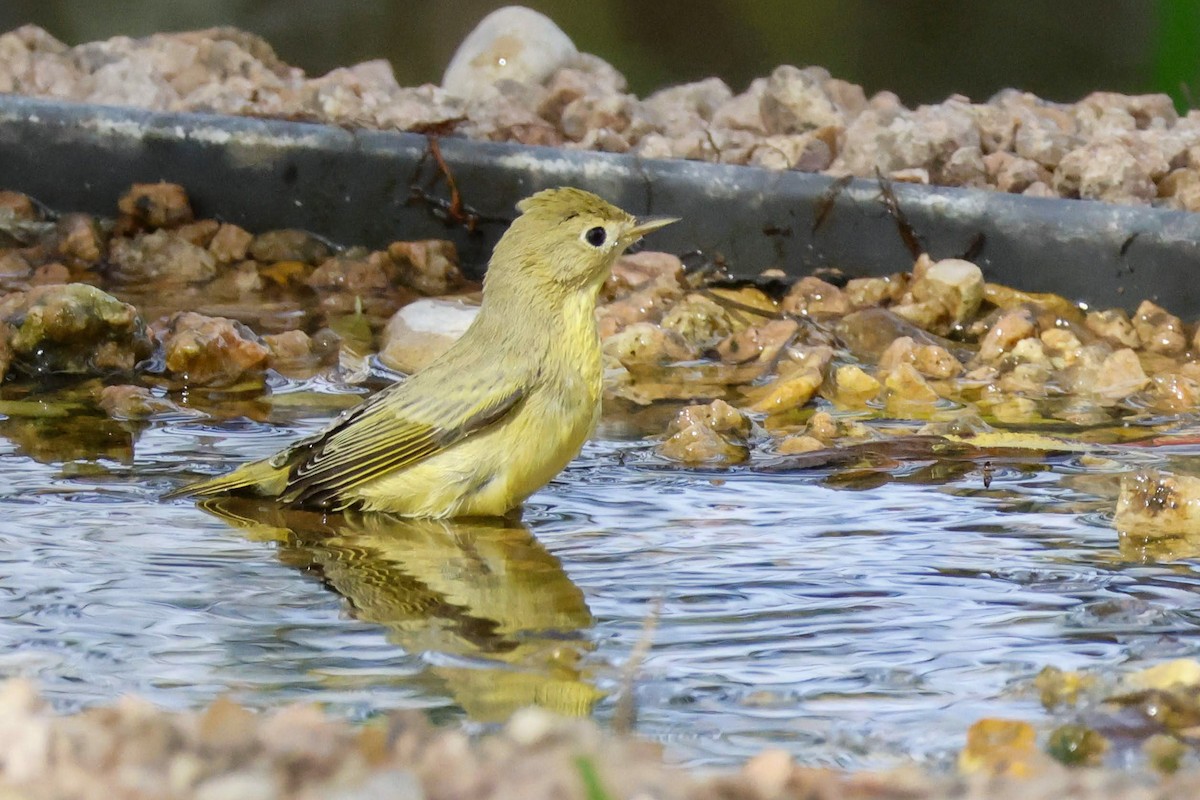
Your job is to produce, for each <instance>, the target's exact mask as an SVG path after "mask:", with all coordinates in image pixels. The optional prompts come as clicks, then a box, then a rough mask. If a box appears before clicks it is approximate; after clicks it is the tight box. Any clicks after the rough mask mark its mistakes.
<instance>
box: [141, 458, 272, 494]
mask: <svg viewBox="0 0 1200 800" xmlns="http://www.w3.org/2000/svg"><path fill="white" fill-rule="evenodd" d="M287 474H288V468H287V466H286V465H285V466H282V467H276V466H272V465H271V462H270V461H269V460H267V459H264V460H262V461H251V462H250V463H249V464H243V465H242V466H240V467H238V468H237V469H235V470H234V471H233V472H228V473H226V474H224V475H218V476H217V477H215V478H208V479H206V480H202V481H198V482H196V483H190V484H188V485H187V486H181V487H179V488H178V489H172V490H171V491H169V492H167V493H166V494H164V495H163V499H166V500H169V499H171V498H173V497H212V496H214V495H225V494H242V495H255V496H258V497H278V496H279V495H280V494H281V493H282V492H283V490H284V488H286V486H287Z"/></svg>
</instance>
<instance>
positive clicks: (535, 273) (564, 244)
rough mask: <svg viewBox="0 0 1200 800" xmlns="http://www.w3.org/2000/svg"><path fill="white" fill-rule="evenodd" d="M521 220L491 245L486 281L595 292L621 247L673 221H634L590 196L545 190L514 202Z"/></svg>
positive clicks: (564, 188)
mask: <svg viewBox="0 0 1200 800" xmlns="http://www.w3.org/2000/svg"><path fill="white" fill-rule="evenodd" d="M517 210H518V211H520V212H521V216H519V217H517V219H516V220H515V221H514V222H513V224H512V227H510V228H509V229H508V231H506V232H505V234H504V236H503V237H502V238H501V240H500V242H499V243H498V244H497V245H496V252H495V254H494V255H493V257H492V261H491V264H490V265H489V266H488V279H489V282H496V281H514V282H516V281H519V282H521V283H522V284H525V283H529V282H536V283H538V284H541V285H542V286H544V287H546V288H551V287H561V288H563V289H568V290H571V289H585V288H591V289H599V287H600V284H602V283H603V282H604V279H605V278H607V277H608V274H609V270H610V269H611V268H612V265H613V262H615V261H616V260H617V257H618V256H620V255H621V253H623V252H624V251H625V248H627V247H629V245H631V244H633V243H634V242H636V241H637V240H638V239H640V238H642V237H643V236H645V235H646V234H648V233H650V232H651V231H656V230H658V229H659V228H661V227H663V226H664V225H669V224H670V223H672V222H675V221H676V220H675V219H674V218H669V217H660V218H647V219H641V220H639V219H637V218H636V217H634V216H633V215H632V214H629V213H628V212H626V211H622V210H621V209H620V208H617V207H616V206H614V205H612V204H611V203H608V202H606V201H604V200H602V199H600V198H599V197H597V196H596V195H594V194H592V193H591V192H585V191H583V190H582V189H573V188H569V187H563V188H559V189H546V190H544V191H541V192H538V193H537V194H535V195H532V196H530V197H527V198H526V199H524V200H522V201H521V202H520V203H518V204H517Z"/></svg>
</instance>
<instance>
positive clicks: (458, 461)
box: [173, 188, 671, 517]
mask: <svg viewBox="0 0 1200 800" xmlns="http://www.w3.org/2000/svg"><path fill="white" fill-rule="evenodd" d="M518 208H519V210H520V211H521V212H522V213H521V216H519V217H518V218H517V219H516V220H515V221H514V222H513V224H512V227H510V228H509V230H508V231H507V232H505V234H504V236H503V237H501V239H500V242H499V243H497V245H496V250H495V252H494V254H493V256H492V259H491V261H490V263H489V265H488V273H487V277H486V279H485V282H484V295H483V305H482V307H481V308H480V311H479V315H478V316H477V317H476V319H475V321H474V322H473V323H472V325H471V327H470V328H469V329H468V330H467V331H466V333H465V334H464V335H463V336H462V338H461V339H459V341H458V342H456V343H455V344H454V346H453V347H451V348H450V350H449V351H447V352H446V353H445V354H444V355H443V356H442V357H441V358H439V359H437V360H436V361H435V362H434V363H432V364H430V365H429V366H428V367H427V368H426V369H424V370H422V371H421V372H419V373H418V374H416V375H414V376H412V377H411V378H409V379H408V380H407V381H404V382H403V383H400V384H397V385H395V386H391V387H389V388H388V389H386V390H384V391H383V392H380V393H379V394H378V395H376V396H375V397H373V398H371V399H370V400H368V401H367V402H366V403H364V404H363V405H361V406H359V407H357V408H355V409H352V410H351V411H349V412H347V413H346V414H344V415H343V416H342V417H340V418H339V419H337V420H335V421H334V422H333V424H331V425H330V426H329V427H328V428H326V429H325V430H324V431H322V432H320V433H318V434H317V435H315V436H311V437H309V438H307V439H304V440H302V441H300V442H297V443H296V444H294V445H293V446H292V447H290V448H288V449H287V450H284V451H283V452H281V453H278V454H276V455H275V456H272V457H271V458H269V459H264V460H262V461H256V462H253V463H251V464H247V465H245V466H243V467H240V468H239V469H236V470H234V471H233V472H231V473H230V474H228V475H225V476H221V477H218V478H212V479H209V480H207V481H203V482H201V483H198V484H196V485H193V486H189V487H186V488H184V489H181V490H177V491H176V492H174V493H173V494H174V495H178V494H192V495H201V496H211V495H217V494H225V493H242V494H254V495H258V496H262V497H273V498H276V499H277V500H278V501H279V502H280V503H283V504H287V505H292V506H302V507H316V508H332V509H341V508H348V507H360V508H364V509H370V510H379V511H391V512H395V513H399V514H404V515H408V516H420V517H451V516H464V515H503V514H505V513H507V512H508V511H509V510H511V509H512V508H514V507H516V506H518V505H520V503H521V502H522V501H523V500H524V499H525V498H526V497H528V496H529V495H530V494H532V493H533V492H534V491H536V490H537V489H538V488H539V487H541V486H543V485H544V484H545V483H546V482H547V481H549V480H550V479H551V478H552V477H554V475H556V474H557V473H558V472H559V471H560V470H561V469H562V468H563V467H564V466H566V464H567V462H568V461H570V460H571V459H572V458H574V457H575V455H576V454H577V453H578V452H579V449H580V448H581V447H582V446H583V443H584V441H585V440H586V439H587V437H588V436H589V435H590V434H591V431H592V429H593V428H594V426H595V423H596V419H597V418H598V416H599V411H600V379H601V363H600V341H599V336H598V335H597V330H596V319H595V311H596V296H597V294H598V292H599V289H600V286H601V285H602V284H603V282H604V280H605V278H607V277H608V274H609V271H610V269H611V267H612V264H613V262H614V261H616V259H617V257H618V256H619V255H620V254H621V252H622V251H624V249H625V248H626V247H627V246H628V245H629V244H631V243H632V242H633V241H635V240H637V239H638V238H640V237H641V235H642V234H644V233H648V232H649V231H651V230H655V229H657V228H659V227H662V226H663V225H665V224H667V222H670V221H671V220H654V221H649V222H643V223H639V222H638V221H637V220H636V219H634V218H633V217H632V216H631V215H629V214H627V213H626V212H624V211H622V210H621V209H619V208H617V207H616V206H613V205H610V204H609V203H606V202H605V201H604V200H602V199H600V198H599V197H597V196H595V195H593V194H590V193H588V192H584V191H581V190H579V189H570V188H563V189H550V190H546V191H543V192H538V193H537V194H535V195H533V196H532V197H529V198H527V199H525V200H523V201H522V202H521V203H520V204H519V205H518Z"/></svg>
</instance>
